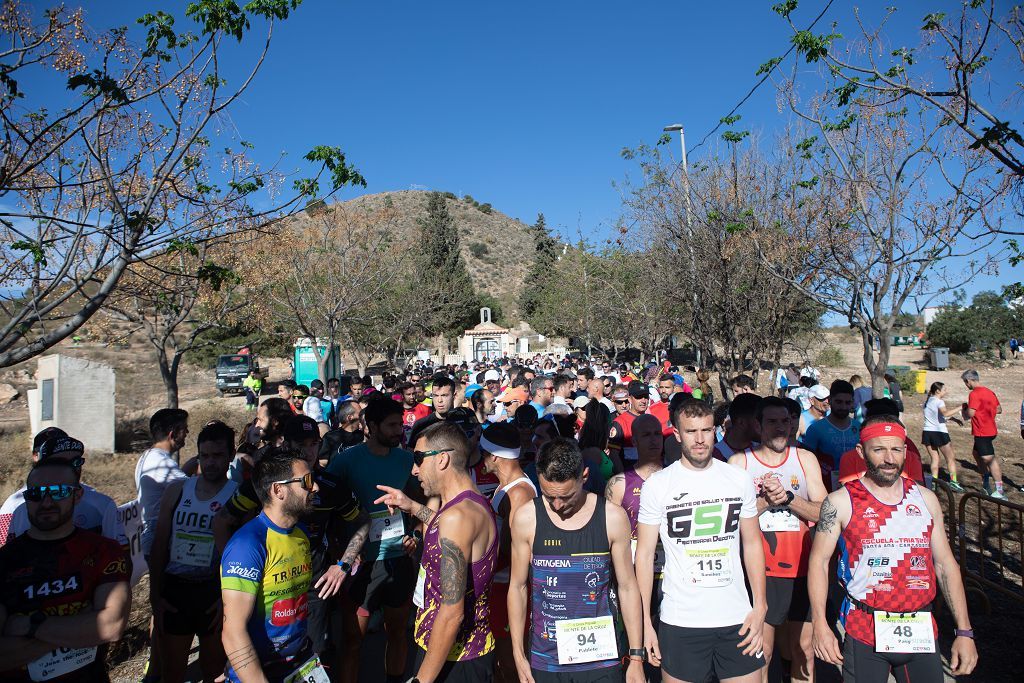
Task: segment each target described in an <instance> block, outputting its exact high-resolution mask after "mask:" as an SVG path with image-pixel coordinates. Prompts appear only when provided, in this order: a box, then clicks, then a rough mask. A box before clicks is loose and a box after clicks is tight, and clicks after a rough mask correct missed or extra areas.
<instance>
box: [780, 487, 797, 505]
mask: <svg viewBox="0 0 1024 683" xmlns="http://www.w3.org/2000/svg"><path fill="white" fill-rule="evenodd" d="M794 498H796V496H795V495H793V492H792V491H790V490H788V489H787V490H786V502H785V503H783V505H785V506H787V507H788V506H789V504H790V503H792V502H793V499H794Z"/></svg>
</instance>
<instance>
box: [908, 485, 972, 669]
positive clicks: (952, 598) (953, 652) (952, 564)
mask: <svg viewBox="0 0 1024 683" xmlns="http://www.w3.org/2000/svg"><path fill="white" fill-rule="evenodd" d="M918 488H919V490H920V491H921V495H922V496H923V497H924V502H925V504H926V505H927V506H928V512H930V513H932V522H933V523H934V527H933V528H934V529H935V531H934V532H933V533H932V547H931V550H932V561H933V562H934V563H935V578H936V579H937V580H938V582H939V587H940V588H941V589H942V596H943V597H944V598H945V600H946V606H947V607H948V608H949V611H950V612H951V613H952V615H953V621H955V622H956V628H958V629H961V630H965V631H967V630H970V628H971V618H970V616H969V615H968V614H967V594H966V592H965V591H964V580H963V576H961V574H960V565H958V564H957V562H956V558H954V557H953V550H952V549H951V548H950V547H949V539H947V538H946V534H945V533H944V531H945V528H946V527H945V525H944V524H943V523H942V506H940V505H939V499H938V498H936V497H935V494H934V493H932V492H931V491H929V490H928V489H925V488H921V487H918ZM977 663H978V650H977V648H976V647H975V645H974V640H972V639H971V638H965V637H957V638H956V639H955V640H954V641H953V647H952V648H950V659H949V665H950V668H952V669H953V675H954V676H966V675H967V674H969V673H971V671H973V670H974V667H975V665H976V664H977Z"/></svg>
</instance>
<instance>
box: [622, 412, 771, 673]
mask: <svg viewBox="0 0 1024 683" xmlns="http://www.w3.org/2000/svg"><path fill="white" fill-rule="evenodd" d="M672 424H673V425H674V427H675V436H676V438H677V439H678V440H679V443H680V446H681V450H682V458H680V459H679V460H678V461H676V462H674V463H672V464H671V465H669V466H668V467H666V468H665V469H663V470H661V471H660V472H656V473H654V474H653V475H651V477H650V478H649V479H648V480H647V481H646V482H645V483H644V486H643V490H642V491H641V492H640V515H639V520H638V521H639V526H638V527H637V544H636V578H637V582H638V583H639V584H640V593H641V595H642V596H643V599H644V606H645V608H646V609H644V611H643V617H644V641H645V645H646V648H647V650H648V654H649V656H650V659H651V663H652V664H654V665H655V666H657V665H659V664H660V665H661V672H662V680H664V681H666V683H678V682H679V681H698V682H699V681H705V680H707V679H708V677H709V676H710V675H711V674H715V675H716V676H717V677H718V679H719V680H723V681H725V680H727V681H729V682H730V683H755V682H756V681H758V680H760V677H761V674H760V669H761V667H762V666H764V656H763V655H762V652H761V650H762V643H761V639H762V630H763V626H764V616H765V612H766V611H767V609H768V605H767V598H766V595H765V564H764V550H763V548H762V546H761V531H760V529H758V525H757V503H756V493H755V491H754V482H753V480H752V479H751V478H750V475H749V474H747V473H746V472H744V471H742V470H740V469H738V468H735V467H730V466H729V465H727V464H726V463H724V462H722V461H720V460H718V459H716V458H714V457H713V456H712V455H711V451H712V447H713V445H714V442H715V420H714V416H713V414H712V410H711V407H710V406H708V404H707V403H705V402H703V401H699V400H688V401H682V402H680V403H679V404H677V405H676V406H674V407H673V410H672ZM659 537H660V539H661V542H662V545H663V546H664V548H665V553H666V558H665V576H664V579H663V581H662V589H663V597H662V600H661V614H660V617H661V625H660V626H659V627H658V629H657V631H655V629H654V623H653V621H652V619H651V610H650V605H651V597H652V591H653V587H654V553H655V547H656V546H657V543H658V539H659ZM741 544H742V546H743V554H742V558H741V555H740V545H741ZM744 579H745V580H744ZM747 583H749V585H750V593H751V594H752V595H753V598H754V604H753V606H751V603H750V598H749V597H748V595H747V585H746V584H747Z"/></svg>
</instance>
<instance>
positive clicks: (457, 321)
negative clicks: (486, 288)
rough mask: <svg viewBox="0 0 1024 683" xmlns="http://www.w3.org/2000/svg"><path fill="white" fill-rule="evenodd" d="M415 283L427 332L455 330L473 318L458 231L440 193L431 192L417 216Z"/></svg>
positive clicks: (474, 302) (473, 298)
mask: <svg viewBox="0 0 1024 683" xmlns="http://www.w3.org/2000/svg"><path fill="white" fill-rule="evenodd" d="M419 225H420V239H419V243H420V249H421V254H420V269H419V271H420V272H419V278H418V279H419V283H420V285H421V287H422V292H423V298H422V301H423V305H424V308H423V312H424V313H425V318H426V319H425V320H424V327H425V328H426V329H427V330H428V332H429V333H430V334H439V333H458V332H462V330H464V329H466V327H467V325H470V324H472V322H473V321H474V320H475V319H476V317H477V314H478V308H479V298H478V296H477V294H476V291H475V290H474V289H473V282H472V280H471V279H470V277H469V271H468V270H467V269H466V262H465V261H464V260H463V258H462V254H461V252H460V250H459V246H460V244H459V243H460V240H459V230H458V226H456V224H455V218H454V217H453V216H452V215H451V213H450V212H449V211H448V202H447V200H446V199H445V196H444V194H442V193H440V192H431V193H430V196H429V198H428V199H427V213H426V216H424V217H423V218H421V219H420V221H419Z"/></svg>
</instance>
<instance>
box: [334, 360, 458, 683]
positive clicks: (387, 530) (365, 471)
mask: <svg viewBox="0 0 1024 683" xmlns="http://www.w3.org/2000/svg"><path fill="white" fill-rule="evenodd" d="M449 381H450V380H449ZM363 421H364V422H365V424H366V429H367V435H366V441H365V442H364V443H361V444H359V445H357V446H353V447H352V448H348V449H345V450H344V451H341V452H340V453H338V454H337V455H335V456H334V457H333V458H332V459H331V462H330V464H329V465H328V467H327V471H328V472H329V473H331V474H333V475H334V476H335V477H337V479H338V480H339V481H340V482H341V483H344V484H345V485H347V486H348V487H349V488H350V489H351V490H352V492H353V493H354V494H355V496H356V498H357V499H358V500H359V504H360V506H361V507H362V508H363V509H364V510H366V511H367V512H369V513H370V518H371V527H370V537H369V539H368V540H367V543H366V548H365V551H364V553H363V558H364V559H363V562H362V564H361V565H360V567H359V572H358V573H357V574H356V575H355V576H354V577H353V578H352V580H351V581H349V582H348V583H349V585H348V591H347V592H346V593H345V594H344V596H343V606H342V612H343V619H344V621H343V625H344V631H345V645H344V647H345V658H344V659H345V666H344V668H343V669H342V671H341V676H340V680H342V681H345V682H346V683H355V681H356V680H357V679H358V677H359V659H360V654H361V653H360V648H361V646H362V643H363V638H365V636H366V633H367V631H368V630H369V628H370V617H371V616H372V615H373V613H374V612H376V611H377V610H378V609H381V608H383V611H384V630H385V633H386V634H387V649H386V650H385V654H384V656H385V661H384V671H385V675H386V681H387V683H393V682H394V681H399V680H402V678H401V677H402V674H403V673H404V672H405V660H406V655H407V653H408V642H407V639H406V634H405V629H406V625H407V624H408V621H409V610H410V608H411V604H412V602H411V598H412V593H413V589H414V588H415V586H416V564H415V563H414V562H413V560H412V558H410V557H409V556H408V555H407V554H406V550H405V544H406V543H407V542H410V541H411V533H412V527H411V526H407V524H406V520H405V519H404V517H403V516H402V512H401V511H389V510H388V508H387V506H386V505H384V504H382V503H377V502H375V501H376V500H377V498H379V497H380V491H379V490H378V489H377V485H378V484H384V485H385V486H390V487H391V488H394V489H397V490H400V491H401V490H405V491H406V492H408V493H410V494H411V496H410V497H412V498H414V499H417V500H421V499H422V493H421V492H420V491H419V487H418V486H417V485H416V484H415V480H414V479H413V478H412V465H413V455H412V453H410V452H409V451H407V450H405V449H404V448H401V442H402V404H400V403H399V402H398V401H395V400H392V399H390V398H386V397H383V396H380V397H376V398H373V399H371V400H370V402H369V403H368V404H367V406H366V409H365V410H364V411H363Z"/></svg>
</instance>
